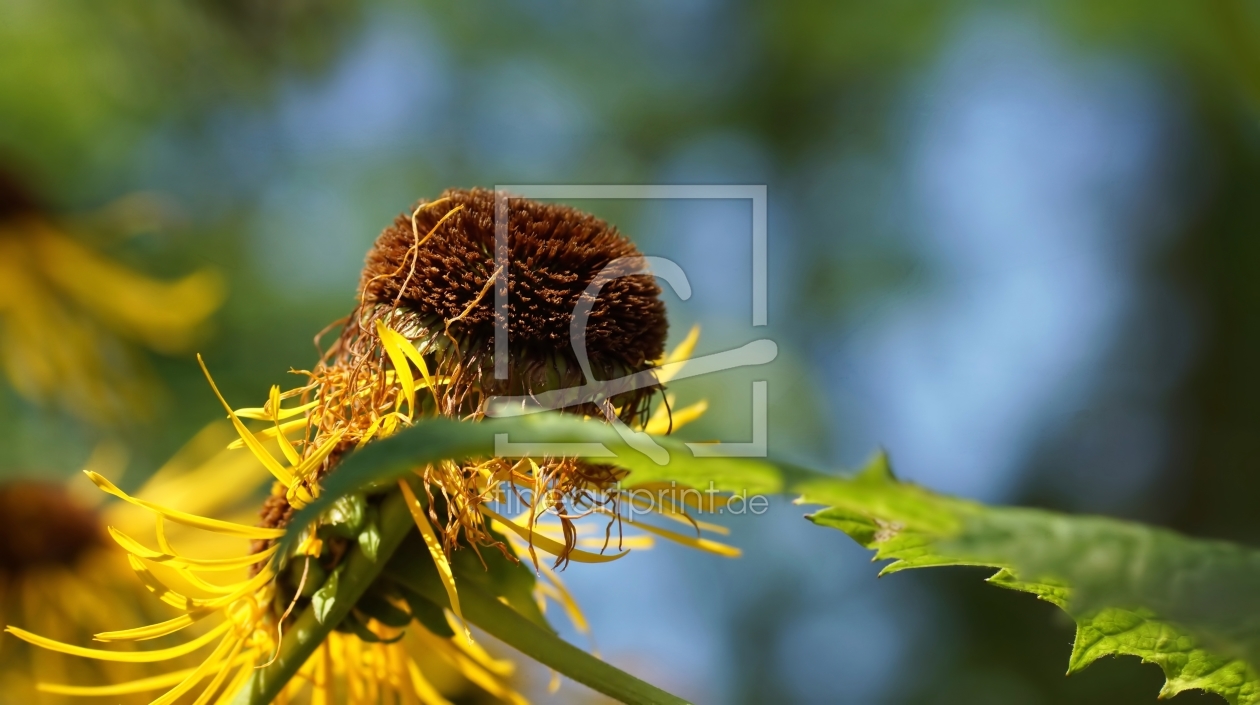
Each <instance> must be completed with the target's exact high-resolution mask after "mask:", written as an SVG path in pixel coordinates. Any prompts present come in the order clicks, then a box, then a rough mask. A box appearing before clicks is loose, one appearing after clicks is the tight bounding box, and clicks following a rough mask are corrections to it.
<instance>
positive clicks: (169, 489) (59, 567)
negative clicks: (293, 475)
mask: <svg viewBox="0 0 1260 705" xmlns="http://www.w3.org/2000/svg"><path fill="white" fill-rule="evenodd" d="M227 432H228V431H227V429H225V428H224V427H223V425H222V424H216V425H215V426H213V427H210V428H208V429H207V430H206V431H204V432H202V433H201V434H200V435H198V437H197V438H196V439H195V440H194V441H193V442H192V443H190V444H189V445H188V447H187V448H185V450H184V451H182V452H181V453H180V454H179V455H178V456H176V458H174V459H173V460H172V461H171V462H170V463H168V464H167V466H166V467H165V468H163V469H162V470H160V471H159V472H158V473H157V474H156V475H155V476H154V477H153V478H152V480H150V481H149V482H148V483H146V484H145V486H144V487H143V488H141V489H140V490H139V491H138V492H137V493H136V494H137V496H140V497H146V498H149V499H153V500H155V501H164V500H170V499H177V500H181V501H186V502H188V503H189V505H190V506H191V508H193V509H194V510H197V511H214V510H220V509H224V508H227V507H230V506H231V504H232V503H233V502H236V501H238V498H237V497H236V495H235V493H230V492H223V491H213V492H201V493H197V494H194V495H189V494H187V493H185V492H184V491H183V490H181V489H180V487H181V486H182V485H183V484H184V483H185V482H186V481H189V480H192V481H196V479H197V478H198V477H201V478H204V477H209V476H214V477H217V478H221V479H222V480H223V481H224V482H227V483H233V482H236V481H238V480H239V479H240V478H241V477H242V474H243V473H242V471H250V472H252V471H253V470H254V468H255V467H256V462H255V461H254V460H253V459H251V458H243V457H240V456H239V455H235V454H229V453H225V452H214V450H215V449H218V450H220V451H221V449H222V446H223V444H224V443H225V442H226V439H225V437H224V436H225V433H227ZM103 449H104V450H107V451H108V450H109V449H108V447H103ZM118 455H119V454H118V453H116V452H101V453H98V456H96V458H95V459H94V461H93V465H111V466H118V465H120V461H119V460H117V459H118ZM102 469H104V468H103V467H102ZM81 481H82V479H81V478H79V479H78V480H76V481H75V482H73V483H68V484H66V485H60V484H55V483H49V482H44V481H37V480H9V481H6V482H4V483H0V620H3V621H4V623H8V624H21V625H23V626H25V627H27V628H31V629H35V630H37V631H39V632H40V633H42V634H45V635H48V636H50V637H53V638H57V639H60V640H62V641H70V642H73V641H80V640H86V639H89V638H91V637H92V635H93V634H96V633H98V632H104V631H106V630H108V629H111V628H113V627H114V626H115V625H116V624H117V620H119V619H124V620H146V619H161V618H162V616H161V610H160V606H159V605H157V604H155V603H154V602H153V601H152V600H151V597H150V596H149V595H148V594H147V593H146V592H145V591H144V590H143V589H142V587H141V586H140V584H138V583H137V582H136V580H135V576H134V573H133V571H132V570H131V568H130V567H129V566H128V564H127V562H126V560H125V559H124V557H123V556H121V555H119V553H118V551H117V549H116V547H114V546H113V545H112V544H111V542H110V540H109V535H108V533H107V529H106V527H107V526H112V527H114V528H115V530H117V531H122V532H137V531H140V530H142V529H143V528H144V527H145V525H146V524H147V518H146V517H145V516H143V515H142V514H140V513H138V512H136V511H132V508H130V507H126V506H118V505H114V506H109V507H100V506H98V505H99V504H100V503H99V502H95V501H93V500H96V499H98V498H103V495H98V494H96V493H90V494H85V493H84V492H82V491H81V490H83V489H84V488H83V487H80V486H78V484H79V482H81ZM176 538H177V539H182V540H187V539H188V538H189V537H186V536H183V535H177V536H176ZM133 653H134V652H133ZM172 665H174V666H175V667H177V668H182V667H187V666H190V665H193V664H191V663H190V661H189V659H187V658H184V659H176V660H175V661H174V663H173V664H172ZM151 675H152V671H151V670H149V668H148V667H146V665H145V664H143V663H137V662H134V661H128V660H120V661H109V662H92V661H83V660H82V659H77V658H67V657H66V656H65V655H63V654H60V653H56V652H50V651H45V650H36V649H31V648H29V646H27V645H26V644H23V643H22V642H21V641H19V640H18V639H14V638H12V637H0V693H3V694H4V696H5V697H4V701H5V702H59V701H61V700H62V698H61V697H59V696H57V695H55V694H52V693H46V694H44V695H42V696H41V695H39V694H37V693H36V690H35V683H36V681H51V682H59V683H74V684H77V685H88V684H91V685H93V686H94V687H97V688H101V689H103V691H102V692H106V693H110V694H112V695H114V696H115V697H114V699H113V701H114V702H140V700H138V699H137V697H136V696H128V695H127V694H126V693H125V692H121V691H119V692H113V691H111V690H110V688H111V687H116V686H117V685H118V684H121V683H127V682H131V681H136V680H142V679H144V678H146V677H148V676H151Z"/></svg>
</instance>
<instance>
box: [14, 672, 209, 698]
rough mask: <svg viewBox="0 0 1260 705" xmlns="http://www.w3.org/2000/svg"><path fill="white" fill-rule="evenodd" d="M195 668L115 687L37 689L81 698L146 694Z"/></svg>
mask: <svg viewBox="0 0 1260 705" xmlns="http://www.w3.org/2000/svg"><path fill="white" fill-rule="evenodd" d="M194 670H196V669H195V668H186V669H184V670H182V671H175V672H174V673H166V674H163V675H160V676H153V677H151V678H141V679H139V680H134V681H128V682H126V683H117V684H114V685H93V686H82V685H60V684H55V683H40V684H38V685H37V686H35V687H36V689H37V690H39V691H40V692H41V693H52V694H54V695H72V696H79V697H94V696H95V697H105V696H109V695H132V694H135V693H145V692H148V691H150V690H158V689H160V688H170V687H171V686H173V685H175V684H177V683H179V682H180V681H182V680H184V679H185V678H187V677H188V674H190V673H192V672H193V671H194Z"/></svg>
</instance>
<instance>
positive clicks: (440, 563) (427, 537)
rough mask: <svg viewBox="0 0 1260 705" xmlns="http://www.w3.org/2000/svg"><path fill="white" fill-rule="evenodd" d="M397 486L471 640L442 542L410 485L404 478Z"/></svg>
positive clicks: (465, 634) (465, 636) (465, 633)
mask: <svg viewBox="0 0 1260 705" xmlns="http://www.w3.org/2000/svg"><path fill="white" fill-rule="evenodd" d="M398 488H399V489H401V490H402V493H403V497H404V498H405V499H406V500H407V509H409V510H410V511H411V518H412V519H413V520H415V522H416V528H418V529H420V535H421V536H423V537H424V545H425V546H426V547H428V549H429V555H431V556H433V563H434V564H435V565H437V569H438V575H439V576H440V577H441V578H442V587H444V588H446V597H447V599H448V600H450V603H451V611H452V612H454V613H455V616H456V617H457V618H458V619H459V622H460V624H461V625H463V627H464V638H465V639H467V640H468V641H469V642H471V641H472V632H471V631H469V629H468V623H467V622H465V621H464V613H463V612H462V611H461V610H460V609H459V593H458V592H456V590H455V574H454V572H453V571H452V570H451V563H450V561H448V560H447V559H446V551H443V550H442V544H441V542H439V541H438V537H437V532H435V531H434V530H433V526H432V525H431V524H430V523H429V518H428V517H427V516H425V513H424V506H423V505H421V504H420V502H419V500H417V499H416V494H415V493H414V492H412V491H411V485H410V484H408V483H407V481H406V480H405V479H403V480H399V481H398Z"/></svg>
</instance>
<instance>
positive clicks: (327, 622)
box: [235, 492, 413, 705]
mask: <svg viewBox="0 0 1260 705" xmlns="http://www.w3.org/2000/svg"><path fill="white" fill-rule="evenodd" d="M380 517H381V518H380V532H381V544H380V547H379V548H378V549H377V554H376V560H375V561H373V560H371V559H369V558H368V557H367V556H366V555H364V554H363V551H362V550H360V549H359V547H358V546H357V545H356V546H354V548H352V549H351V550H350V553H349V557H348V558H347V559H346V563H345V569H344V570H343V571H342V572H341V576H340V579H339V581H338V583H337V593H336V596H335V597H334V598H333V603H332V607H331V608H330V609H329V612H328V614H327V615H326V616H325V617H324V621H323V622H322V623H321V622H320V620H319V619H318V618H317V617H316V616H315V606H314V605H313V604H312V605H310V606H308V607H307V608H306V609H305V610H304V611H303V612H302V614H301V615H299V616H298V618H297V619H296V620H294V622H293V625H292V626H290V627H289V628H288V630H287V632H286V633H285V635H284V642H283V643H282V644H281V645H280V654H279V656H277V657H276V660H275V661H273V662H272V663H271V665H269V666H267V667H266V668H263V669H260V670H259V671H258V672H257V673H255V674H254V678H253V679H252V680H251V681H250V683H249V685H247V686H246V687H245V688H243V689H241V692H240V693H238V694H237V696H236V700H235V702H236V703H240V704H241V705H244V704H246V703H248V705H265V704H266V703H270V702H271V701H272V700H274V699H275V698H276V696H277V695H279V694H280V691H281V690H283V689H284V686H285V684H286V683H288V682H289V679H291V678H293V676H294V675H295V674H296V673H297V672H298V669H300V668H301V667H302V664H304V663H306V660H307V659H308V658H310V656H311V654H313V653H315V649H316V648H318V647H319V645H320V644H322V643H323V642H324V640H325V639H327V638H328V634H329V632H331V631H332V630H333V627H336V626H337V625H338V624H340V623H341V620H343V619H345V617H346V615H348V614H350V610H351V608H353V607H354V605H355V603H356V602H358V601H359V598H360V597H362V596H363V593H364V592H366V591H367V589H368V587H369V586H371V584H372V582H373V581H374V580H376V578H377V577H378V576H379V575H380V573H381V570H382V569H383V568H384V567H385V564H386V563H388V562H389V558H390V556H392V555H393V554H394V551H396V550H398V547H399V546H400V545H402V542H403V539H405V538H406V537H407V534H408V532H410V531H411V528H412V526H413V524H412V520H411V514H410V512H408V511H407V505H406V503H405V502H404V501H403V497H402V495H401V494H400V493H398V492H393V493H390V494H389V495H388V496H387V497H386V498H385V501H384V502H382V503H381V514H380Z"/></svg>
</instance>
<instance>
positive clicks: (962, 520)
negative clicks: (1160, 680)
mask: <svg viewBox="0 0 1260 705" xmlns="http://www.w3.org/2000/svg"><path fill="white" fill-rule="evenodd" d="M883 463H886V460H885V459H883V458H882V457H880V458H877V459H876V460H875V461H874V464H883ZM853 482H855V483H858V482H864V483H866V484H867V485H868V487H869V488H872V489H874V490H880V491H881V492H880V493H881V494H882V495H884V498H885V500H886V502H885V503H883V504H882V505H881V504H880V503H877V502H872V508H871V509H870V510H867V511H861V510H860V508H855V507H853V506H851V505H850V506H846V507H844V508H840V507H833V508H830V509H824V510H822V511H820V512H818V513H816V514H813V515H810V516H809V519H811V520H812V521H814V522H815V523H817V524H819V525H821V526H829V527H832V528H836V529H840V530H841V531H843V532H845V533H846V534H848V535H849V536H850V537H852V538H853V539H854V540H855V541H857V542H858V543H859V544H861V545H863V546H865V547H867V548H870V549H872V550H874V551H875V558H876V559H877V560H891V561H892V562H891V563H890V564H888V565H887V566H885V567H884V569H883V571H881V575H887V574H889V573H895V572H898V571H901V570H906V569H909V568H923V567H930V566H949V565H967V566H985V567H992V568H997V569H998V571H997V572H996V573H995V574H994V575H993V576H992V577H991V578H989V582H990V583H992V584H994V585H996V586H998V587H1003V588H1008V589H1012V590H1018V591H1021V592H1027V593H1031V594H1033V595H1036V596H1037V597H1039V598H1040V599H1043V600H1046V601H1048V602H1051V603H1053V604H1055V605H1057V606H1059V607H1061V608H1062V609H1064V610H1065V611H1067V612H1068V614H1070V615H1071V616H1072V617H1073V619H1074V620H1075V621H1076V625H1077V630H1076V639H1075V643H1074V646H1073V649H1072V655H1071V658H1070V660H1069V664H1068V672H1069V673H1072V672H1075V671H1079V670H1081V669H1082V668H1085V667H1086V666H1088V665H1089V664H1091V663H1093V662H1094V661H1096V660H1098V659H1099V658H1102V657H1103V656H1115V655H1128V656H1137V657H1139V658H1141V659H1142V660H1143V661H1146V662H1149V663H1154V664H1156V665H1158V666H1159V667H1160V668H1161V669H1162V670H1163V672H1164V675H1165V677H1166V682H1165V685H1164V687H1163V689H1162V690H1161V691H1160V697H1171V696H1173V695H1176V694H1177V693H1180V692H1183V691H1186V690H1195V689H1197V690H1204V691H1207V692H1211V693H1216V694H1218V695H1221V696H1222V697H1224V698H1225V699H1226V700H1227V701H1229V702H1230V703H1235V704H1241V705H1253V704H1255V703H1260V678H1257V668H1256V664H1258V663H1260V552H1258V551H1255V550H1252V549H1249V548H1246V547H1243V546H1238V545H1234V544H1229V543H1224V542H1218V541H1196V540H1193V539H1189V538H1186V537H1184V536H1181V535H1179V534H1176V533H1174V532H1171V531H1167V530H1163V529H1158V528H1154V527H1148V526H1142V525H1139V524H1134V523H1129V522H1122V521H1116V520H1113V519H1106V518H1101V517H1073V516H1066V515H1062V514H1056V513H1053V512H1047V511H1041V510H1035V509H1022V508H1012V507H985V506H982V505H979V504H974V503H969V502H962V501H960V500H957V499H952V498H948V497H942V496H938V495H932V494H929V493H926V492H923V491H922V490H921V489H919V488H916V487H913V486H912V485H907V484H903V483H900V482H897V480H896V479H894V478H893V477H892V476H891V475H887V476H884V477H882V478H879V477H876V476H875V475H872V474H866V473H864V474H863V475H862V476H859V477H858V478H856V479H855V480H854V481H853ZM898 496H901V497H903V498H907V497H909V498H913V500H914V501H913V504H914V505H917V506H908V505H907V504H905V503H902V502H900V501H898V500H894V499H893V498H894V497H898ZM894 506H895V507H896V508H897V509H896V510H890V509H889V507H894ZM946 515H948V516H949V517H952V521H944V517H945V516H946ZM924 517H929V518H930V520H928V521H924V520H923V518H924ZM942 526H948V527H949V528H947V529H942V528H941V527H942Z"/></svg>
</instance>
